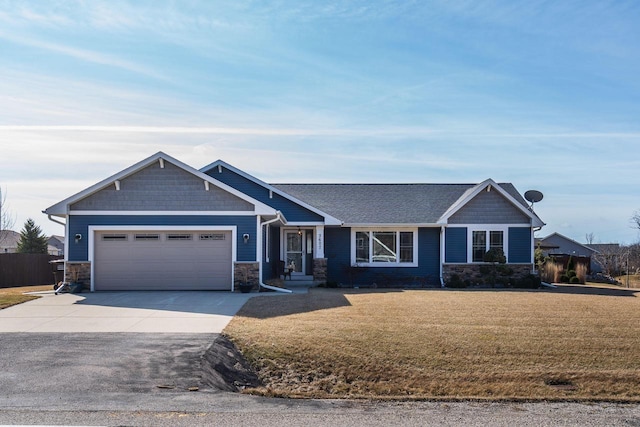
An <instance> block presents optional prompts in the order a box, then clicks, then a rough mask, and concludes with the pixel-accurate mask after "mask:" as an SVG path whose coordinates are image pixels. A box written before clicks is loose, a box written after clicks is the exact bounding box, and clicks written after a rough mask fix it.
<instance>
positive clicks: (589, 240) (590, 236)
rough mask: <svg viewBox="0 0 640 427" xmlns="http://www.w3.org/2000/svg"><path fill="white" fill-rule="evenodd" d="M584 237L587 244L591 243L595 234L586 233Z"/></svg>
mask: <svg viewBox="0 0 640 427" xmlns="http://www.w3.org/2000/svg"><path fill="white" fill-rule="evenodd" d="M584 237H585V239H586V241H587V245H593V241H594V240H595V239H596V236H595V235H594V234H593V233H587V234H586V235H585V236H584Z"/></svg>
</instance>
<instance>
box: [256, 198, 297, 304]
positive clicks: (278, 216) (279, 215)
mask: <svg viewBox="0 0 640 427" xmlns="http://www.w3.org/2000/svg"><path fill="white" fill-rule="evenodd" d="M278 221H280V222H282V223H283V224H286V223H287V220H286V219H285V217H284V216H283V215H282V212H280V211H276V217H275V218H274V219H270V220H269V221H265V222H261V223H260V232H261V233H262V227H264V226H265V225H269V224H273V223H274V222H278ZM260 264H261V265H262V260H260ZM259 284H260V287H261V288H265V289H269V290H270V291H276V292H283V293H285V294H291V293H293V291H292V290H290V289H284V288H278V287H277V286H271V285H267V284H266V283H262V274H260V282H259Z"/></svg>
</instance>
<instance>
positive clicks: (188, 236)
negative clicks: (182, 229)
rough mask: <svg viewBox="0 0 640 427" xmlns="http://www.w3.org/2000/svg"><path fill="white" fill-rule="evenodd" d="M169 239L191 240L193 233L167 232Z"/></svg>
mask: <svg viewBox="0 0 640 427" xmlns="http://www.w3.org/2000/svg"><path fill="white" fill-rule="evenodd" d="M167 240H191V234H167Z"/></svg>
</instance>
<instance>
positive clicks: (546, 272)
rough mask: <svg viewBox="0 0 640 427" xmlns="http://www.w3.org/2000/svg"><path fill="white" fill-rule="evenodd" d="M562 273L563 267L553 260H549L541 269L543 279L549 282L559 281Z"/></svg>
mask: <svg viewBox="0 0 640 427" xmlns="http://www.w3.org/2000/svg"><path fill="white" fill-rule="evenodd" d="M561 273H562V267H561V266H559V265H558V264H556V263H555V262H553V261H547V262H546V263H545V264H544V266H543V268H542V270H541V271H540V275H541V276H542V280H544V281H545V282H549V283H554V282H559V281H560V274H561Z"/></svg>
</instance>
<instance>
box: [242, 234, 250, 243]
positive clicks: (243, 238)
mask: <svg viewBox="0 0 640 427" xmlns="http://www.w3.org/2000/svg"><path fill="white" fill-rule="evenodd" d="M242 240H243V241H244V243H245V244H246V243H249V234H248V233H244V234H243V235H242Z"/></svg>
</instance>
